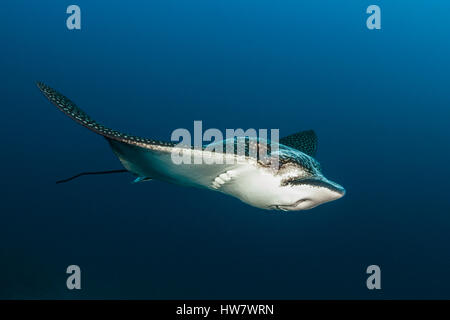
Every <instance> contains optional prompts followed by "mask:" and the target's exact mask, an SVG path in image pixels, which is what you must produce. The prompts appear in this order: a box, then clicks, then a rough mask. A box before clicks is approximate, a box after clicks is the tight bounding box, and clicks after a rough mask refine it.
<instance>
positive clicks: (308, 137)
mask: <svg viewBox="0 0 450 320" xmlns="http://www.w3.org/2000/svg"><path fill="white" fill-rule="evenodd" d="M280 143H281V144H284V145H285V146H288V147H291V148H294V149H297V150H299V151H301V152H303V153H306V154H307V155H309V156H311V157H314V156H315V154H316V149H317V136H316V133H315V132H314V131H313V130H307V131H301V132H298V133H294V134H291V135H289V136H287V137H284V138H281V139H280Z"/></svg>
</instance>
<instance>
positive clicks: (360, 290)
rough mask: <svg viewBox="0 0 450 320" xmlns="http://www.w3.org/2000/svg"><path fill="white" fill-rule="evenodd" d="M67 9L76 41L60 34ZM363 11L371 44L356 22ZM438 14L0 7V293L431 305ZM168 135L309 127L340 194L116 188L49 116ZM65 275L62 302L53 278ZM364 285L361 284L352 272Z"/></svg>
mask: <svg viewBox="0 0 450 320" xmlns="http://www.w3.org/2000/svg"><path fill="white" fill-rule="evenodd" d="M70 4H78V5H79V6H80V7H81V10H82V30H81V31H69V30H67V28H66V24H65V20H66V17H67V14H66V13H65V11H66V8H67V6H68V5H70ZM370 4H378V5H380V7H381V10H382V30H374V31H370V30H368V29H367V28H366V25H365V20H366V18H367V16H368V15H367V14H366V13H365V9H366V8H367V6H368V5H370ZM449 10H450V3H448V2H445V1H439V2H438V1H436V2H435V3H434V4H433V3H431V2H430V1H378V0H377V1H370V2H368V1H316V0H310V1H297V0H296V1H249V0H220V1H219V0H215V1H210V0H202V1H168V0H160V1H91V0H90V1H86V0H85V1H81V0H77V1H73V2H70V1H17V0H14V1H13V0H9V1H2V2H1V5H0V37H1V50H0V68H1V69H0V70H1V80H0V81H1V86H0V99H1V100H0V103H1V128H0V135H1V137H2V148H1V158H0V159H1V160H0V161H1V163H0V164H1V190H0V194H1V195H0V197H1V201H0V298H64V299H65V298H152V299H155V298H182V299H184V298H289V299H295V298H337V299H340V298H356V299H358V298H450V291H449V287H450V273H449V268H450V256H449V249H450V242H449V240H450V239H449V231H450V200H449V199H450V198H449V178H450V174H449V169H448V165H449V162H450V152H449V142H450V141H449V140H450V130H449V128H448V124H449V116H450V111H449V107H450V90H449V80H450V79H449V77H450V42H449V37H450V28H449V26H448V16H449ZM38 80H39V81H44V82H46V83H47V84H49V85H50V86H53V87H54V88H56V89H57V90H59V91H61V92H62V93H64V94H65V95H67V96H68V97H70V98H71V99H72V100H74V101H75V102H76V103H77V104H78V105H79V106H80V107H82V108H83V109H84V110H86V111H87V112H88V113H89V114H90V115H91V116H92V117H93V118H95V119H98V120H99V121H100V122H103V123H104V124H106V125H108V126H110V127H113V128H115V129H119V130H125V131H127V132H130V133H134V134H136V135H142V136H147V137H152V138H157V139H161V140H169V139H170V134H171V132H172V131H173V130H174V129H176V128H179V127H184V128H189V129H191V128H192V126H193V121H194V120H203V124H204V127H205V128H212V127H213V128H219V129H222V130H225V128H249V127H252V128H280V132H281V135H287V134H291V133H294V132H297V131H300V130H304V129H310V128H312V129H314V130H315V131H316V132H317V134H318V136H319V150H318V155H317V159H318V160H319V161H320V162H321V163H322V166H323V168H324V173H325V175H326V176H327V177H328V178H330V179H332V180H334V181H337V182H338V183H340V184H342V185H343V186H344V187H345V188H346V189H347V195H346V196H345V197H344V198H343V199H341V200H338V201H335V202H332V203H328V204H325V205H322V206H320V207H318V208H315V209H313V210H311V211H309V212H303V213H302V212H298V213H293V214H283V213H276V214H270V213H268V212H266V211H263V210H259V209H256V208H253V207H250V206H248V205H245V204H243V203H241V202H239V201H238V200H236V199H233V198H231V197H227V196H224V195H222V194H219V193H214V192H210V191H206V190H197V189H190V188H183V187H179V186H175V185H169V184H165V183H162V182H158V181H153V182H146V183H141V184H135V185H133V184H131V183H130V182H131V180H132V177H131V176H128V175H126V174H122V175H110V176H102V177H86V178H81V179H79V180H75V181H73V182H72V183H68V184H65V185H55V181H56V180H57V179H60V178H64V177H67V176H70V175H72V174H75V173H77V172H79V171H84V170H107V169H115V168H120V163H119V162H118V160H117V159H116V158H115V157H114V155H113V154H112V152H111V151H110V150H109V147H108V145H107V144H106V142H105V141H104V139H102V138H101V137H99V136H96V135H95V134H93V133H91V132H89V131H88V130H86V129H84V128H82V127H81V126H79V125H77V124H75V123H74V122H73V121H71V120H70V119H68V118H67V117H65V116H64V115H63V114H62V113H61V112H59V111H58V110H56V108H55V107H53V106H52V105H51V104H50V103H49V102H48V101H46V99H45V98H44V97H43V96H42V95H41V93H40V92H39V90H38V89H37V88H36V87H35V81H38ZM70 264H77V265H80V267H81V269H82V287H83V289H82V290H81V291H76V292H75V291H69V290H67V289H66V286H65V281H66V276H67V275H66V274H65V269H66V267H67V266H68V265H70ZM371 264H378V265H380V266H381V270H382V290H381V291H378V292H374V291H369V290H367V289H366V285H365V281H366V277H367V275H366V274H365V269H366V267H367V266H368V265H371Z"/></svg>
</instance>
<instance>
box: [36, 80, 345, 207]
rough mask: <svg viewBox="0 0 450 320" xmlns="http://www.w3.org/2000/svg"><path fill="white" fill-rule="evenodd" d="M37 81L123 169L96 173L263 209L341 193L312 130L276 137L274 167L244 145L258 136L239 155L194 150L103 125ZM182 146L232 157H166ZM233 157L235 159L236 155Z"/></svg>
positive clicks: (310, 203)
mask: <svg viewBox="0 0 450 320" xmlns="http://www.w3.org/2000/svg"><path fill="white" fill-rule="evenodd" d="M37 86H38V88H39V89H40V90H41V91H42V93H43V94H44V95H45V96H46V97H47V99H49V100H50V101H51V102H52V103H53V104H54V105H56V106H57V107H58V109H60V110H61V111H62V112H64V113H65V114H66V115H67V116H69V117H70V118H72V119H73V120H75V121H76V122H78V123H79V124H81V125H82V126H84V127H86V128H88V129H90V130H91V131H94V132H95V133H97V134H100V135H101V136H103V137H105V138H106V140H107V141H108V143H109V145H110V146H111V149H112V150H113V152H114V154H115V155H116V156H117V157H118V158H119V160H120V162H121V163H122V165H123V166H124V168H125V170H113V171H105V172H97V173H113V172H130V173H132V174H133V175H134V176H136V177H137V178H136V180H135V181H136V182H139V181H147V180H152V179H157V180H162V181H166V182H170V183H175V184H179V185H185V186H194V187H200V188H206V189H209V190H213V191H219V192H222V193H224V194H228V195H231V196H234V197H236V198H238V199H240V200H241V201H243V202H245V203H247V204H249V205H252V206H254V207H258V208H261V209H267V210H282V211H297V210H307V209H311V208H314V207H316V206H318V205H320V204H322V203H325V202H329V201H333V200H336V199H339V198H341V197H342V196H343V195H344V194H345V190H344V188H343V187H342V186H340V185H339V184H337V183H335V182H332V181H330V180H328V179H327V178H325V176H324V175H323V174H322V172H321V168H320V164H319V162H318V161H317V160H315V159H314V158H313V157H314V156H315V153H316V149H317V136H316V134H315V133H314V131H312V130H308V131H302V132H299V133H295V134H292V135H289V136H287V137H284V138H281V139H280V140H279V143H278V144H277V145H276V146H277V148H272V149H273V150H276V151H273V152H272V153H276V155H277V159H278V161H277V167H276V169H275V170H274V168H273V166H271V165H269V164H268V163H267V159H270V158H265V160H264V161H263V159H262V158H260V157H258V156H256V157H255V156H253V155H252V154H251V153H250V152H248V149H249V146H250V145H253V146H254V145H256V147H257V148H259V147H261V148H262V147H263V144H262V143H261V141H260V140H258V139H256V140H250V139H246V140H245V141H246V145H245V146H246V152H245V154H244V155H239V154H238V153H237V152H234V153H231V154H230V153H220V152H216V151H215V150H210V149H209V148H207V146H204V147H203V148H199V149H194V148H193V147H191V146H180V145H179V144H175V143H172V142H163V141H158V140H152V139H147V138H141V137H137V136H133V135H129V134H125V133H121V132H119V131H116V130H112V129H110V128H107V127H105V126H103V125H102V124H100V123H98V122H96V121H94V120H93V119H92V118H91V117H89V116H88V115H87V114H86V113H85V112H84V111H82V110H81V109H80V108H78V107H77V106H76V105H75V103H73V102H72V101H71V100H69V99H68V98H67V97H65V96H63V95H62V94H60V93H58V92H57V91H56V90H54V89H52V88H50V87H49V86H47V85H45V84H43V83H41V82H38V83H37ZM236 141H237V140H236V138H234V139H225V140H224V141H222V143H223V146H224V149H225V147H226V146H227V145H229V144H234V145H233V150H235V151H236V149H235V145H236ZM272 143H274V142H273V141H272ZM268 146H269V144H268V143H267V142H266V143H264V147H266V148H267V150H268V151H269V152H270V150H271V149H270V148H269V147H268ZM271 146H273V144H271ZM187 150H189V152H191V153H190V154H191V155H192V158H193V159H196V158H197V159H199V158H200V159H205V158H213V159H214V158H215V157H218V156H220V157H224V156H225V157H233V158H236V161H222V163H220V161H215V162H212V163H209V164H208V163H205V161H199V162H197V161H193V162H191V163H187V164H185V163H182V164H175V163H174V161H173V160H172V157H171V155H172V153H173V152H185V151H187ZM227 150H228V149H227ZM257 154H258V155H259V153H257ZM238 157H240V158H239V159H237V158H238ZM238 160H239V161H238ZM197 163H199V164H197ZM84 174H96V172H88V173H84ZM80 175H82V174H80ZM77 176H79V175H77ZM77 176H75V177H77ZM72 178H74V177H72ZM72 178H70V179H72ZM70 179H67V180H70ZM67 180H64V181H67Z"/></svg>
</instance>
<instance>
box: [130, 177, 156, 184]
mask: <svg viewBox="0 0 450 320" xmlns="http://www.w3.org/2000/svg"><path fill="white" fill-rule="evenodd" d="M150 180H152V178H149V177H137V178H136V179H134V181H133V183H138V182H144V181H150Z"/></svg>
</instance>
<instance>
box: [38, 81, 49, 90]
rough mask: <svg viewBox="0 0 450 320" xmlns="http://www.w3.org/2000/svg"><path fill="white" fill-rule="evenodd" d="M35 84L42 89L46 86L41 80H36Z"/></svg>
mask: <svg viewBox="0 0 450 320" xmlns="http://www.w3.org/2000/svg"><path fill="white" fill-rule="evenodd" d="M35 83H36V86H37V87H38V88H39V90H41V91H44V90H45V89H46V88H48V86H47V85H46V84H45V83H43V82H42V81H36V82H35Z"/></svg>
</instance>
